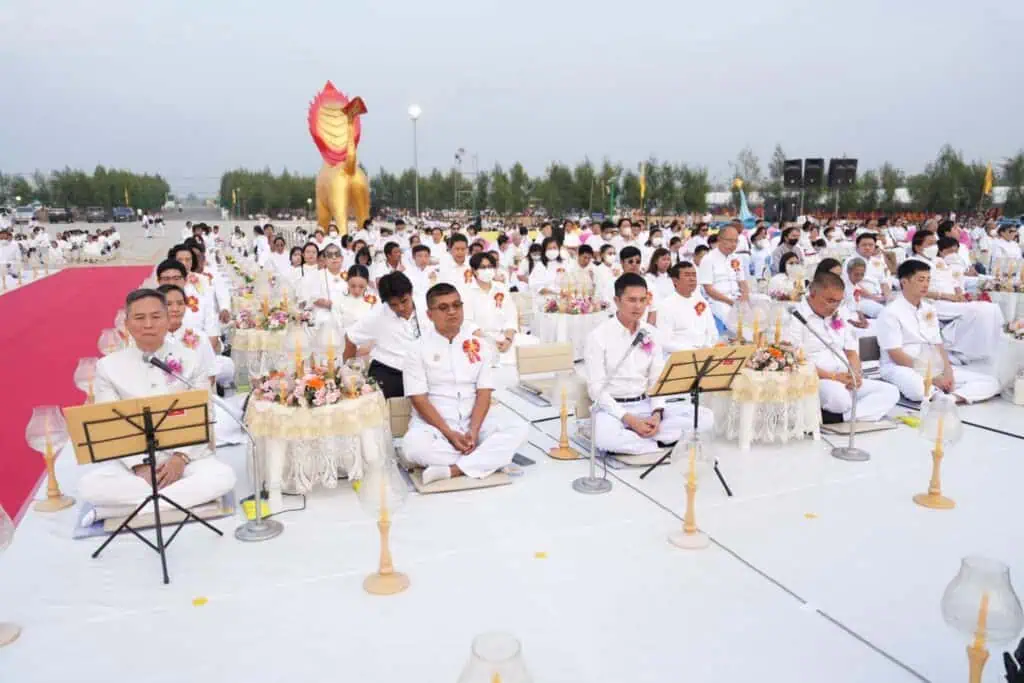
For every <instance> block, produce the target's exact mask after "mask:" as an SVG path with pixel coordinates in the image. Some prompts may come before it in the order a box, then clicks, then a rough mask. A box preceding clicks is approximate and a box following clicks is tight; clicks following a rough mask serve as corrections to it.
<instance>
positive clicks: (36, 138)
mask: <svg viewBox="0 0 1024 683" xmlns="http://www.w3.org/2000/svg"><path fill="white" fill-rule="evenodd" d="M1022 26H1024V2H1021V0H999V1H995V0H976V1H974V2H971V3H964V2H962V1H960V0H932V1H931V2H923V1H922V0H915V1H909V0H856V1H853V2H851V1H847V0H844V1H841V2H840V1H836V0H733V1H732V2H699V3H695V2H682V1H680V0H633V1H632V2H622V1H621V0H620V1H618V2H609V1H608V0H588V1H586V2H584V1H580V2H566V1H565V0H562V1H559V0H516V2H511V3H509V2H490V1H488V0H432V1H430V2H419V1H416V2H413V1H411V0H371V1H368V2H367V1H359V0H336V1H334V2H324V1H320V2H306V1H305V0H287V1H284V2H282V1H281V0H275V1H272V2H271V1H265V0H248V1H246V2H243V1H241V0H238V1H236V0H175V1H173V2H172V1H170V0H152V1H148V2H139V1H138V0H97V1H96V2H82V1H81V0H45V2H42V1H39V0H2V1H0V111H2V112H3V115H2V117H0V170H3V171H6V172H26V171H32V170H34V169H36V168H42V169H47V170H49V169H53V168H58V167H63V166H65V165H70V166H72V167H82V168H86V169H92V168H93V167H94V166H95V165H96V164H97V163H103V164H106V165H108V166H116V167H127V168H131V169H133V170H139V171H141V170H147V171H151V172H160V173H162V174H164V176H165V177H167V178H168V179H169V180H170V182H171V184H172V187H173V189H174V190H175V191H177V192H180V193H185V192H188V191H197V192H213V191H216V187H217V182H218V179H219V176H220V173H221V172H222V171H224V170H225V169H229V168H235V167H249V168H262V167H265V166H269V167H270V168H271V169H274V170H275V171H279V170H281V169H282V168H284V167H287V168H289V169H292V170H296V171H301V172H305V173H313V172H315V171H316V169H317V168H318V166H319V164H320V157H319V154H318V152H317V150H316V148H315V147H314V145H313V142H312V140H311V139H310V137H309V132H308V129H307V126H306V112H307V107H308V104H309V101H310V99H311V98H312V97H313V96H314V95H315V94H316V92H317V91H318V90H319V89H320V88H321V87H322V86H323V85H324V82H325V81H326V80H327V79H331V80H333V81H334V83H335V85H336V86H337V87H338V88H339V89H341V90H342V91H344V92H345V93H347V94H350V95H361V96H362V97H363V99H364V100H365V101H366V104H367V107H368V108H369V113H368V114H367V115H366V116H365V117H364V119H363V142H362V144H361V146H360V149H359V155H360V160H361V161H362V162H363V163H364V164H365V165H366V166H367V168H369V169H370V170H371V171H376V170H377V169H378V168H379V167H381V166H383V167H385V168H388V169H392V170H394V169H399V168H402V167H406V166H411V164H412V124H411V123H410V121H409V118H408V114H407V109H408V107H409V105H410V104H412V103H417V104H419V105H420V106H421V107H422V109H423V115H422V118H421V119H420V121H419V124H418V126H419V129H418V130H419V159H420V168H421V169H426V168H430V167H432V166H438V167H442V168H447V167H450V166H451V165H452V157H453V153H454V151H455V150H456V149H457V148H459V147H465V148H466V149H467V150H468V151H469V152H470V153H476V154H478V155H479V160H480V165H481V166H482V167H486V168H490V167H493V165H494V164H495V162H500V163H501V164H502V165H504V166H506V167H507V166H508V165H510V164H511V163H512V162H514V161H515V160H520V161H522V162H523V163H524V164H525V165H526V167H527V169H528V170H529V171H530V172H531V173H539V172H541V171H543V169H544V168H545V166H546V165H547V164H548V163H549V162H551V161H553V160H560V161H563V162H569V163H572V162H576V161H578V160H581V159H582V158H583V157H584V156H588V155H589V157H590V158H591V159H593V160H595V161H599V160H600V159H601V158H603V157H605V156H607V157H609V158H611V159H612V160H613V161H620V162H622V163H624V164H627V165H634V166H635V164H636V163H637V162H638V161H639V160H641V159H643V158H646V157H647V156H648V155H649V154H655V155H657V156H658V157H659V158H663V159H666V158H667V159H671V160H673V161H685V162H688V163H695V164H701V165H706V166H707V167H708V168H709V169H710V171H711V173H712V176H713V177H717V178H724V177H725V176H726V175H727V174H728V172H729V162H730V160H732V159H734V158H735V156H736V153H737V152H738V151H739V150H740V149H741V148H742V147H743V146H745V145H748V144H749V145H750V146H752V147H753V149H754V151H755V152H756V153H757V154H758V156H759V157H760V159H761V162H762V166H766V165H767V161H768V158H769V157H770V155H771V151H772V149H773V147H774V145H775V143H776V142H779V143H781V144H782V146H783V148H784V149H785V151H786V153H787V155H788V156H792V157H807V156H812V157H813V156H821V157H824V158H826V159H827V158H829V157H830V156H841V155H842V154H844V153H845V154H846V155H848V156H852V157H856V158H859V159H860V160H861V168H862V169H863V168H865V167H874V166H877V165H878V164H880V163H881V162H883V161H885V160H889V161H892V162H894V163H895V164H897V165H899V166H901V167H903V168H905V169H907V170H910V171H917V170H920V169H921V168H923V166H924V164H925V163H927V162H928V161H929V160H930V159H932V158H933V157H934V156H935V154H936V152H937V151H938V148H939V146H940V145H942V144H943V143H945V142H950V143H952V144H953V145H954V146H955V147H957V148H958V149H961V150H962V151H963V152H964V155H965V156H966V157H967V158H968V159H980V160H985V161H987V160H989V159H992V160H994V161H996V162H997V163H998V161H999V159H1000V158H1002V157H1003V156H1006V155H1007V154H1010V153H1013V152H1015V151H1017V150H1018V149H1020V148H1022V147H1024V119H1022V115H1021V114H1022V112H1024V87H1022V84H1024V50H1022V48H1021V36H1022V34H1021V27H1022Z"/></svg>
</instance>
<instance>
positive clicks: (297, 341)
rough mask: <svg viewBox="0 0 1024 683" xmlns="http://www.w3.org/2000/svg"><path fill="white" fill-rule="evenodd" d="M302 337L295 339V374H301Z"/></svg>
mask: <svg viewBox="0 0 1024 683" xmlns="http://www.w3.org/2000/svg"><path fill="white" fill-rule="evenodd" d="M302 365H303V363H302V339H301V338H296V339H295V376H296V377H301V376H302Z"/></svg>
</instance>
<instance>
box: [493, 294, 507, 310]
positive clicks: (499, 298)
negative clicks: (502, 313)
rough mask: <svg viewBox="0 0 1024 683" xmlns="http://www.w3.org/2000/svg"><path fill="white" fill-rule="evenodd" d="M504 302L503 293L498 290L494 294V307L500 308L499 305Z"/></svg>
mask: <svg viewBox="0 0 1024 683" xmlns="http://www.w3.org/2000/svg"><path fill="white" fill-rule="evenodd" d="M504 302H505V294H504V293H503V292H498V293H497V294H495V295H494V306H495V308H501V305H502V304H503V303H504Z"/></svg>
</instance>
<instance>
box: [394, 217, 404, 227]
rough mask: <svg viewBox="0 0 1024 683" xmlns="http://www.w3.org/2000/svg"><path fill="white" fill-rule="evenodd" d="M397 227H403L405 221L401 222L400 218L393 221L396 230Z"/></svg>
mask: <svg viewBox="0 0 1024 683" xmlns="http://www.w3.org/2000/svg"><path fill="white" fill-rule="evenodd" d="M399 225H405V221H403V220H402V219H401V218H399V219H398V220H396V221H395V227H396V228H397V227H398V226H399Z"/></svg>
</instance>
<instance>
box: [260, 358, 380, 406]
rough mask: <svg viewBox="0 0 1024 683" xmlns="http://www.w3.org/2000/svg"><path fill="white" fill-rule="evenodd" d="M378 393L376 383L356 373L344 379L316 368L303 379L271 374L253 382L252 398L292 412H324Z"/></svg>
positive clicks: (304, 375) (310, 369) (324, 368)
mask: <svg viewBox="0 0 1024 683" xmlns="http://www.w3.org/2000/svg"><path fill="white" fill-rule="evenodd" d="M375 391H378V386H377V382H376V380H374V379H373V378H372V377H366V376H364V375H362V374H359V373H356V372H350V373H346V374H342V375H341V376H340V377H338V376H331V375H328V374H327V367H326V366H325V365H319V364H313V365H312V367H310V368H309V371H308V372H306V373H304V374H303V375H302V376H301V377H295V376H293V375H289V374H287V373H284V372H271V373H270V374H269V375H266V376H264V377H259V378H256V379H254V380H253V382H252V398H253V400H256V401H264V402H267V403H276V404H278V405H283V406H288V407H290V408H320V407H323V406H330V405H335V404H338V403H341V402H342V401H345V400H349V399H355V398H360V397H362V396H366V395H368V394H372V393H374V392H375Z"/></svg>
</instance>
